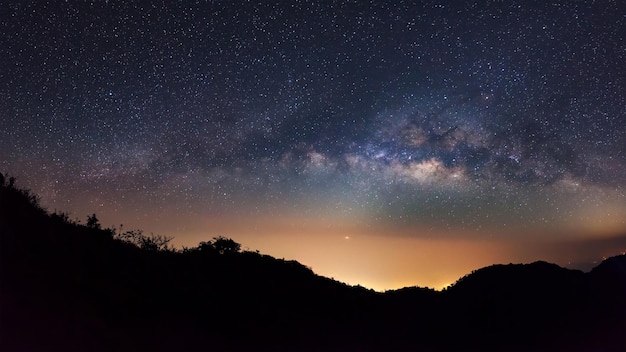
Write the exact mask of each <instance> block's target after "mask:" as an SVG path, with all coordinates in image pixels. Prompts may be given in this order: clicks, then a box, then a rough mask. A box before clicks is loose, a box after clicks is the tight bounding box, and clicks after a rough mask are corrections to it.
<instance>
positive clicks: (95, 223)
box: [87, 213, 102, 230]
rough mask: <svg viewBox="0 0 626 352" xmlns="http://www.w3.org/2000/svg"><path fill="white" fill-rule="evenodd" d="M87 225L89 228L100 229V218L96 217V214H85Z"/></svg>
mask: <svg viewBox="0 0 626 352" xmlns="http://www.w3.org/2000/svg"><path fill="white" fill-rule="evenodd" d="M87 227H88V228H90V229H96V230H100V229H101V228H102V226H101V225H100V220H98V218H97V217H96V214H95V213H94V214H92V215H87Z"/></svg>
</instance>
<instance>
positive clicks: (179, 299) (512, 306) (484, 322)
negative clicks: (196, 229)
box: [0, 176, 626, 351]
mask: <svg viewBox="0 0 626 352" xmlns="http://www.w3.org/2000/svg"><path fill="white" fill-rule="evenodd" d="M0 181H2V182H0V350H2V351H61V350H62V351H242V350H245V351H258V350H268V351H276V350H285V351H294V350H309V351H318V350H319V351H329V350H336V351H354V350H359V351H391V350H395V351H468V350H475V351H485V350H492V351H540V350H545V351H552V350H567V351H624V350H626V338H625V337H624V336H625V334H624V332H626V299H625V297H626V256H624V255H621V256H616V257H612V258H609V259H607V260H605V261H604V262H602V263H601V264H600V265H598V266H597V267H595V268H594V269H593V270H592V271H591V272H589V273H583V272H582V271H577V270H569V269H564V268H561V267H559V266H557V265H554V264H549V263H546V262H535V263H532V264H509V265H493V266H490V267H486V268H482V269H479V270H476V271H474V272H472V273H471V274H469V275H467V276H465V277H463V278H461V279H459V280H458V281H457V282H456V283H455V284H454V285H452V286H451V287H449V288H447V289H446V290H444V291H441V292H439V291H434V290H431V289H427V288H420V287H409V288H404V289H400V290H393V291H387V292H384V293H380V292H375V291H372V290H368V289H365V288H363V287H360V286H349V285H346V284H343V283H340V282H337V281H334V280H331V279H328V278H325V277H321V276H319V275H316V274H315V273H314V272H313V271H311V269H309V268H307V267H306V266H304V265H302V264H300V263H298V262H296V261H290V260H283V259H276V258H273V257H271V256H268V255H263V254H260V253H258V252H251V251H241V247H240V245H239V244H238V243H236V242H234V241H233V240H231V239H228V238H224V237H218V238H214V239H213V240H211V241H207V242H202V243H200V244H199V245H198V246H197V247H195V248H185V249H183V250H176V249H172V248H170V247H169V244H168V242H169V239H168V238H166V237H159V236H145V235H143V234H142V233H141V232H140V231H126V232H123V231H121V230H116V229H103V228H102V227H101V226H100V224H99V223H98V220H97V217H96V215H95V214H93V215H92V216H90V217H89V218H88V221H87V223H86V225H82V224H79V223H77V222H75V221H71V220H69V218H68V216H67V215H66V214H63V213H52V214H51V213H49V212H47V211H46V210H44V209H43V208H42V207H41V206H40V205H39V199H38V197H37V196H36V195H34V194H32V193H31V192H30V191H28V190H25V189H20V188H17V187H16V186H15V180H14V179H13V178H9V179H7V178H5V177H4V176H3V177H2V178H0Z"/></svg>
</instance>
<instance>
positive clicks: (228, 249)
mask: <svg viewBox="0 0 626 352" xmlns="http://www.w3.org/2000/svg"><path fill="white" fill-rule="evenodd" d="M213 248H215V249H216V250H217V252H218V253H219V254H228V253H238V252H239V251H241V244H239V243H237V242H235V241H233V240H232V239H230V238H226V237H223V236H218V237H214V238H213Z"/></svg>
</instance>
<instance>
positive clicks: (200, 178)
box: [0, 0, 626, 290]
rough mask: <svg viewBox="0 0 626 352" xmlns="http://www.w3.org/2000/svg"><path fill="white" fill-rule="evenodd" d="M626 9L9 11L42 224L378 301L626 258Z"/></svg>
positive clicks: (34, 6) (9, 69)
mask: <svg viewBox="0 0 626 352" xmlns="http://www.w3.org/2000/svg"><path fill="white" fill-rule="evenodd" d="M624 38H626V2H624V1H609V0H605V1H602V0H601V1H543V0H541V1H382V0H380V1H379V0H370V1H331V0H328V1H313V0H311V1H306V0H305V1H296V0H294V1H278V2H276V1H266V0H263V1H233V2H226V1H206V2H205V1H197V2H193V1H182V2H176V1H163V2H158V1H154V2H149V1H134V2H131V1H124V2H122V1H92V2H89V1H69V2H62V1H51V2H44V1H34V2H26V1H17V2H15V3H13V2H7V1H3V2H2V4H0V143H1V145H2V147H1V148H0V171H2V172H8V173H10V174H11V175H14V176H16V177H17V180H18V185H19V186H24V187H27V188H30V189H31V190H33V191H34V192H35V193H37V194H39V195H40V196H41V198H42V203H43V205H44V206H46V208H47V209H48V210H49V211H54V210H58V211H66V212H69V213H70V218H72V219H80V220H81V221H82V222H83V223H84V222H85V219H86V217H87V214H91V213H96V214H97V215H98V218H99V219H100V221H101V223H102V224H103V226H105V227H119V225H120V224H124V229H143V230H144V232H145V233H151V232H152V233H155V234H160V235H168V236H174V237H175V239H174V243H175V244H176V245H177V246H179V247H180V246H183V245H185V246H194V245H197V243H198V242H199V241H203V240H208V239H210V238H212V237H214V236H218V235H223V236H227V237H231V238H233V239H234V240H236V241H237V242H240V243H242V245H243V247H244V248H247V249H250V250H257V249H258V250H260V251H261V252H262V253H266V254H270V255H273V256H275V257H279V258H283V257H284V258H286V259H295V260H298V261H300V262H301V263H303V264H305V265H308V266H310V267H312V269H313V270H314V271H315V272H316V273H319V274H322V275H325V276H329V277H334V278H335V279H337V280H340V281H344V282H348V283H351V284H361V285H363V286H366V287H371V288H375V289H378V290H382V289H388V288H398V287H402V286H409V285H420V286H430V287H436V288H441V287H442V286H444V285H446V284H449V283H451V282H454V281H455V280H456V279H457V278H458V277H459V276H462V275H464V274H467V273H468V272H469V271H471V270H473V269H476V268H478V267H481V266H485V265H489V264H493V263H509V262H529V261H534V260H539V259H542V260H547V261H552V262H556V263H558V264H561V265H565V266H569V267H583V266H585V265H587V263H592V262H593V261H597V260H601V259H602V257H603V256H608V255H614V254H618V253H620V252H622V251H624V250H626V189H625V187H626V40H625V39H624Z"/></svg>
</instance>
